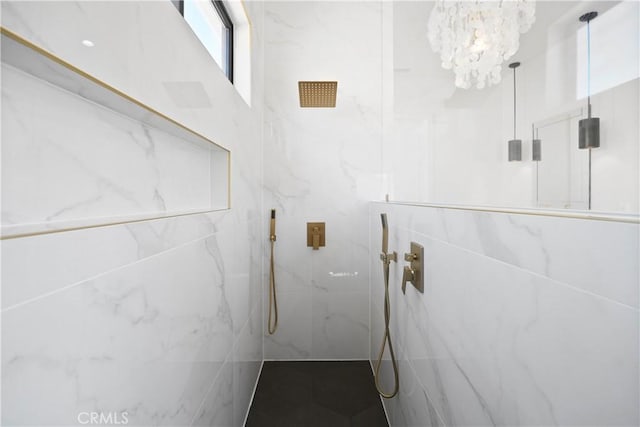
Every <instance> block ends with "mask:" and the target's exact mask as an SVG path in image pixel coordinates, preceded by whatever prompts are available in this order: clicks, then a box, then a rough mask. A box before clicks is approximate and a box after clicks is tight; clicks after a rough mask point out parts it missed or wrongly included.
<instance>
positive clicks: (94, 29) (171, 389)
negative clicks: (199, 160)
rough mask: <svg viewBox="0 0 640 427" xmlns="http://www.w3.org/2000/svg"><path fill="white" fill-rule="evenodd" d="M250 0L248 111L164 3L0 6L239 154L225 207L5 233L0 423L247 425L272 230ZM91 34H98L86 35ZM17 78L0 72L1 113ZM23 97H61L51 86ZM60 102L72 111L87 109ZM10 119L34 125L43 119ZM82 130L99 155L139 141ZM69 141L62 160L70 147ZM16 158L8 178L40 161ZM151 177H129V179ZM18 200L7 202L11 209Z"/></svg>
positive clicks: (257, 6) (21, 27)
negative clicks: (196, 87) (90, 415)
mask: <svg viewBox="0 0 640 427" xmlns="http://www.w3.org/2000/svg"><path fill="white" fill-rule="evenodd" d="M245 6H246V9H247V11H248V13H249V15H250V19H251V21H252V53H251V55H252V64H253V65H252V66H253V70H252V71H253V72H252V78H253V82H252V88H253V89H252V90H253V102H252V105H253V106H254V107H253V108H250V107H248V106H247V104H246V103H245V101H244V100H243V99H242V98H241V97H240V96H239V95H238V93H237V92H236V90H235V89H234V88H233V86H232V85H231V84H230V83H229V81H228V80H227V79H226V78H225V77H224V76H223V75H222V73H221V71H220V70H219V69H218V68H217V66H216V65H215V63H214V61H213V59H211V58H210V57H208V56H207V54H206V51H205V49H204V47H202V46H201V45H200V44H199V42H198V41H197V39H196V38H195V35H194V34H193V33H192V32H191V30H190V29H189V27H188V26H187V24H186V23H185V22H184V21H183V19H182V17H180V15H179V14H178V12H177V11H176V9H175V8H174V6H173V5H172V4H171V3H170V2H168V1H167V2H162V1H158V2H3V3H2V25H3V27H6V28H8V29H9V30H11V31H13V32H15V33H17V34H19V35H20V36H22V37H24V38H26V39H27V40H29V41H31V42H33V43H35V44H36V45H39V46H41V47H42V48H44V49H46V50H48V51H50V52H52V53H53V54H55V55H57V56H59V57H60V58H62V59H63V60H65V61H67V62H69V63H71V64H73V65H74V66H76V67H78V68H80V69H81V70H84V71H85V72H87V73H89V74H92V75H94V76H95V77H97V78H98V79H100V80H102V81H104V82H105V83H107V84H109V85H111V86H113V87H115V88H116V89H118V90H120V91H122V92H124V93H127V94H128V95H130V96H132V97H133V98H136V99H138V100H140V101H141V102H143V103H145V104H147V105H148V106H150V107H151V108H153V109H155V110H158V111H160V112H161V113H163V114H165V115H167V116H169V117H171V118H172V119H175V120H176V121H178V122H181V123H183V124H184V125H185V126H187V127H189V128H191V129H193V130H195V131H196V132H199V133H201V134H203V135H205V136H206V137H207V138H209V139H211V140H214V141H216V142H218V143H219V144H221V145H223V146H225V147H226V148H228V149H230V150H231V152H232V165H231V171H232V176H231V182H232V198H231V206H232V209H231V210H228V211H221V212H214V213H209V214H201V215H191V216H184V217H178V218H167V219H160V220H154V221H143V222H138V223H132V224H125V225H116V226H110V227H98V228H90V229H84V230H78V231H71V232H60V233H53V234H44V235H37V236H32V237H24V238H14V239H9V240H3V241H2V293H3V297H4V298H3V301H2V340H3V342H2V373H3V376H2V391H3V393H2V410H3V413H2V421H3V424H7V425H54V424H55V425H75V424H77V423H78V420H77V416H78V414H79V413H80V412H102V413H104V414H105V415H109V414H112V416H113V414H116V415H119V416H121V414H122V413H123V412H127V413H128V421H129V422H128V425H212V424H216V425H219V424H224V425H234V426H240V425H242V423H243V420H244V416H245V414H246V411H247V409H248V403H249V399H250V397H251V393H252V391H253V387H254V385H255V382H256V380H257V375H258V371H259V368H260V364H261V361H262V359H263V356H262V306H261V288H260V285H261V279H262V242H261V240H260V236H263V235H266V234H264V233H263V228H264V227H263V226H264V225H266V222H265V215H264V213H263V212H262V205H261V191H262V158H261V149H262V143H261V141H262V135H261V128H262V110H261V106H262V103H263V102H262V73H261V70H262V60H263V56H262V50H261V46H262V14H263V10H262V4H261V3H257V2H256V3H247V4H246V5H245ZM83 39H90V40H92V41H93V42H94V43H95V45H96V46H95V47H94V48H92V49H87V48H85V47H83V46H82V45H81V44H80V41H81V40H83ZM3 77H5V76H3ZM7 77H9V76H7ZM166 82H197V83H201V84H202V88H203V90H204V91H205V93H206V96H207V97H208V98H209V100H210V106H208V107H204V108H184V107H179V106H178V105H177V104H176V102H174V100H173V99H172V97H171V95H170V94H169V93H168V92H167V91H166V90H165V85H164V83H166ZM14 83H15V82H14V80H9V79H7V80H5V79H3V110H4V109H5V107H6V106H7V104H5V103H6V102H8V101H9V100H8V98H6V97H5V94H8V93H9V92H11V91H12V90H13V89H15V88H16V87H15V86H14ZM5 84H6V85H9V86H8V87H6V88H5ZM5 89H7V91H5ZM60 96H62V97H63V98H65V96H66V95H64V94H61V95H60ZM69 97H70V95H69V96H68V97H67V98H65V99H67V100H69V102H70V99H71V98H69ZM22 101H29V102H32V103H43V104H46V103H48V102H52V98H51V97H49V96H46V94H45V93H44V92H43V93H41V94H40V95H39V96H38V97H37V98H34V97H31V98H26V99H22V100H21V102H22ZM62 105H64V110H65V111H64V112H65V113H66V114H68V115H69V116H71V117H75V118H76V119H78V118H79V117H80V113H82V114H87V113H88V111H87V110H85V109H83V107H75V106H74V105H72V104H71V103H68V104H62V103H57V104H56V107H58V108H60V107H61V106H62ZM74 108H79V110H74ZM26 111H28V109H27V110H26ZM14 118H16V119H20V120H21V121H22V122H24V123H25V124H26V125H27V126H28V125H29V121H30V120H36V119H37V116H35V115H31V116H30V115H28V114H18V115H17V116H15V117H14ZM95 118H96V119H97V117H95ZM4 120H5V116H4V115H3V122H4ZM105 120H107V119H105ZM107 121H108V120H107ZM4 125H5V123H3V131H4V127H5V126H4ZM116 136H117V133H114V134H113V137H116ZM4 137H5V134H4V133H3V139H4ZM85 137H86V138H88V139H87V144H90V143H95V144H100V145H97V146H96V147H95V148H94V150H95V152H99V151H100V150H104V149H107V150H111V151H110V154H111V156H110V157H106V156H105V157H104V161H105V162H106V161H107V159H111V158H113V157H115V158H116V159H120V161H122V160H123V159H126V158H127V157H126V155H125V154H126V153H130V152H131V151H130V150H131V148H128V147H127V144H126V142H131V141H121V140H117V141H114V143H113V145H112V146H109V147H108V148H105V147H104V146H103V144H105V142H104V141H102V140H101V139H100V138H95V139H94V138H91V135H88V136H85ZM152 142H153V141H152ZM106 143H108V141H107V142H106ZM152 145H153V144H152ZM73 150H74V148H73V147H70V148H69V149H68V150H67V151H66V152H65V154H64V156H63V157H65V156H67V157H65V158H73V157H74V155H75V153H74V152H73ZM119 151H121V153H120V155H119V154H118V152H119ZM4 154H5V152H4V147H3V157H4ZM47 154H48V152H47V151H43V152H39V153H35V154H34V156H35V155H39V156H46V155H47ZM171 157H172V158H173V159H174V161H178V160H179V157H176V156H175V155H172V156H171ZM40 160H41V161H46V160H47V159H40ZM94 160H95V159H94ZM21 161H23V162H25V164H24V167H23V168H21V167H20V165H19V164H12V165H11V166H12V167H11V168H3V178H4V179H8V180H9V181H11V180H15V179H19V178H20V176H21V174H25V173H26V172H25V171H27V170H29V168H28V167H29V164H30V163H29V162H30V161H31V159H30V158H29V157H28V156H27V157H24V158H22V159H21ZM50 161H55V159H54V158H52V159H50ZM110 161H113V160H110ZM147 162H148V163H147V164H146V165H145V166H146V167H148V168H149V169H153V168H154V167H157V166H158V165H159V164H160V163H159V162H160V160H158V158H156V157H155V153H154V152H153V150H150V151H148V158H147ZM104 166H107V165H104ZM191 166H192V165H191V162H189V161H184V162H182V164H181V166H180V167H181V168H183V169H191ZM79 169H81V168H79ZM91 169H93V168H92V167H87V174H88V177H87V178H88V179H89V178H90V174H91V173H92V170H91ZM181 172H185V171H181ZM7 173H8V174H9V175H6V174H7ZM62 173H64V171H63V172H62ZM74 173H79V172H78V171H77V170H75V172H74ZM145 176H146V175H145V174H144V173H142V171H141V173H140V174H139V175H135V174H133V175H132V176H129V177H128V178H127V180H126V181H127V182H126V184H127V185H132V186H133V185H135V183H134V182H131V181H135V180H141V181H144V180H145ZM42 179H46V176H43V177H42ZM74 179H76V180H77V179H78V176H75V175H74ZM145 183H146V181H145ZM106 184H109V182H107V183H106ZM173 184H177V183H176V182H173ZM181 185H185V186H186V185H188V183H184V182H183V183H182V184H181ZM106 187H107V188H108V185H106ZM187 192H188V189H185V193H187ZM50 197H53V196H51V195H50ZM57 201H58V200H57V199H56V200H53V201H52V202H57ZM9 203H11V200H8V201H6V200H5V205H4V206H3V208H5V209H8V210H9V211H10V210H11V206H10V205H9V206H7V204H9ZM134 206H135V205H134ZM140 206H141V208H143V207H144V206H143V205H140ZM102 212H103V213H104V214H105V215H107V219H108V216H109V215H110V214H113V212H111V211H109V210H108V209H105V210H103V211H102ZM94 213H95V212H94ZM3 222H4V218H3ZM120 420H122V418H120Z"/></svg>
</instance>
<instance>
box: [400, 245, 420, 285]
mask: <svg viewBox="0 0 640 427" xmlns="http://www.w3.org/2000/svg"><path fill="white" fill-rule="evenodd" d="M404 260H405V261H406V262H408V263H409V265H407V266H405V267H404V271H403V273H402V293H405V290H406V288H407V282H411V284H412V285H413V286H415V288H416V289H417V290H418V292H420V293H424V248H423V247H422V245H419V244H418V243H416V242H411V252H408V253H405V254H404Z"/></svg>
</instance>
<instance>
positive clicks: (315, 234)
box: [307, 222, 325, 251]
mask: <svg viewBox="0 0 640 427" xmlns="http://www.w3.org/2000/svg"><path fill="white" fill-rule="evenodd" d="M324 245H325V239H324V222H308V223H307V246H308V247H311V248H313V250H314V251H317V250H318V249H319V248H320V247H321V246H324Z"/></svg>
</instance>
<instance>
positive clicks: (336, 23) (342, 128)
mask: <svg viewBox="0 0 640 427" xmlns="http://www.w3.org/2000/svg"><path fill="white" fill-rule="evenodd" d="M347 16H358V25H357V26H356V25H353V22H352V21H351V20H350V19H347V18H346V17H347ZM380 22H381V8H380V5H379V4H378V3H371V2H340V4H337V3H332V2H269V3H267V4H266V6H265V42H266V44H265V57H267V58H269V61H267V62H265V82H266V85H265V117H264V138H265V139H264V143H265V149H264V164H265V174H264V186H265V190H264V197H265V206H268V207H273V208H276V209H277V210H278V230H280V231H279V232H278V241H277V244H276V247H277V249H276V254H277V256H276V275H277V276H279V277H280V279H279V286H280V289H281V290H282V292H296V293H298V295H301V296H302V295H304V298H307V297H308V298H310V299H309V301H308V303H307V302H306V300H305V307H309V308H311V307H313V308H314V316H313V322H311V321H307V320H308V318H307V316H308V313H304V317H303V318H302V319H298V324H297V325H296V327H295V330H294V329H291V333H295V336H291V337H287V336H285V334H287V333H289V332H288V330H287V329H285V326H284V325H283V329H282V330H281V331H279V332H278V333H277V336H275V337H267V338H266V341H265V352H266V356H265V357H266V358H278V357H280V356H281V355H287V357H292V355H293V354H298V355H299V356H298V357H304V358H365V357H367V353H368V350H367V345H364V346H361V345H360V343H366V342H367V341H368V332H367V330H366V329H363V328H360V327H359V326H358V327H356V328H355V329H354V327H353V325H352V323H353V322H352V319H348V318H347V317H344V316H332V319H331V322H330V323H331V325H322V324H321V323H322V321H321V319H322V318H323V317H326V316H325V315H324V314H322V313H323V310H325V309H326V307H327V304H329V305H335V304H342V307H340V308H339V311H340V312H341V313H349V312H350V313H357V316H356V317H357V318H358V320H357V322H356V323H359V322H361V319H364V318H365V316H364V313H366V312H367V311H368V309H367V308H366V307H367V306H368V302H364V305H363V306H361V303H362V302H363V299H368V296H366V295H367V293H368V281H369V280H368V274H369V273H368V272H369V268H368V264H369V260H368V251H369V248H368V245H367V242H368V227H369V224H368V222H369V221H368V214H367V202H368V200H371V199H376V198H378V197H379V194H378V193H379V191H378V190H379V180H380V162H381V158H380V156H379V155H377V153H378V152H379V148H380V142H381V133H380V132H381V123H380V111H381V93H380V84H381V72H380V70H381V60H382V59H381V58H382V56H381V50H380V47H379V45H378V44H377V43H372V42H371V40H378V39H379V35H380ZM344 40H349V43H347V44H345V43H344ZM356 56H357V58H358V61H355V62H354V61H353V60H352V59H353V58H354V57H356ZM365 75H366V78H362V76H365ZM299 80H338V97H337V104H336V108H335V109H301V108H299V100H298V93H297V82H298V81H299ZM376 147H378V148H376ZM365 152H366V153H368V154H367V155H366V156H364V155H363V153H365ZM316 221H319V222H325V224H326V247H324V248H321V249H320V250H319V251H317V252H316V251H311V250H310V249H309V248H307V247H306V223H307V222H316ZM267 267H268V259H266V260H265V270H267ZM356 273H357V274H356ZM311 287H313V292H312V293H311V294H308V293H307V292H309V291H310V288H311ZM355 293H362V294H364V298H362V299H361V298H352V297H349V296H345V297H344V298H343V302H339V301H340V298H341V297H338V295H347V294H355ZM317 298H323V299H324V300H323V301H320V300H317V301H316V299H317ZM347 300H349V301H351V303H353V304H354V305H353V306H352V307H347V306H346V305H345V304H346V303H344V301H347ZM328 301H331V303H329V302H328ZM307 304H308V305H307ZM280 307H281V309H282V310H292V309H287V308H286V307H284V304H280ZM323 307H324V308H323ZM362 307H364V308H362ZM336 308H337V309H338V307H337V306H336ZM309 320H310V319H309ZM366 323H368V322H366ZM366 323H365V324H366ZM302 325H306V327H307V328H308V329H306V330H304V331H303V330H301V329H300V328H301V327H302ZM327 328H328V330H331V331H336V332H330V335H334V334H336V336H335V337H333V336H331V337H326V336H325V337H324V338H321V337H322V334H323V332H321V331H322V330H323V329H325V330H326V329H327ZM367 328H368V326H367ZM339 330H343V331H351V332H349V334H351V333H354V334H355V333H356V331H360V332H359V333H360V334H362V336H357V337H354V341H353V343H357V344H356V345H355V347H357V348H360V352H359V353H355V352H354V351H353V350H354V347H352V346H348V345H347V346H345V347H344V348H343V351H340V348H342V347H340V346H337V343H338V342H341V340H342V338H340V337H339V333H338V332H337V331H339ZM294 331H295V332H294ZM305 336H306V337H311V336H313V337H314V338H313V340H309V338H305V340H306V343H305V344H306V345H308V346H309V347H304V351H303V352H300V351H296V352H293V353H292V352H291V351H289V350H287V349H283V350H282V351H279V350H278V349H277V346H276V343H277V342H282V343H283V345H289V344H290V343H291V342H299V341H300V340H301V339H302V338H301V337H305ZM312 341H313V344H312ZM300 355H304V356H300Z"/></svg>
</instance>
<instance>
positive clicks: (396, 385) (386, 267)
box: [374, 254, 400, 399]
mask: <svg viewBox="0 0 640 427" xmlns="http://www.w3.org/2000/svg"><path fill="white" fill-rule="evenodd" d="M390 262H391V261H390V260H389V258H388V255H387V254H383V258H382V270H383V273H384V337H383V338H382V345H381V346H380V352H379V353H378V360H377V362H376V368H375V373H374V379H375V383H376V389H377V390H378V393H380V396H382V397H384V398H385V399H391V398H392V397H394V396H395V395H396V394H398V390H399V388H400V381H399V378H398V361H397V360H396V355H395V352H394V351H393V344H392V343H391V333H390V332H389V318H390V317H391V308H390V304H389V264H390ZM387 342H388V343H389V354H390V355H391V365H392V366H393V377H394V386H393V391H392V392H391V393H385V392H384V391H383V390H382V387H381V386H380V366H381V365H382V355H383V354H384V348H385V347H386V345H387Z"/></svg>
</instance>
